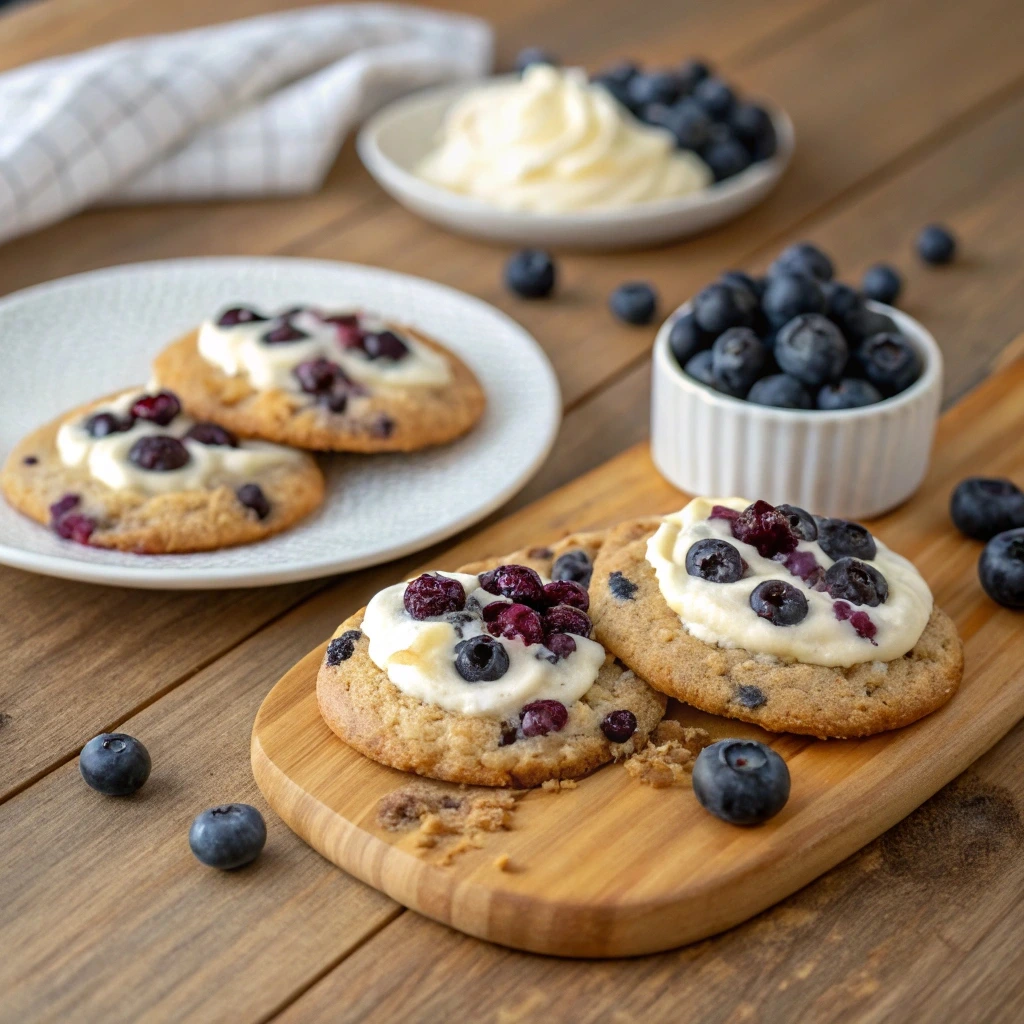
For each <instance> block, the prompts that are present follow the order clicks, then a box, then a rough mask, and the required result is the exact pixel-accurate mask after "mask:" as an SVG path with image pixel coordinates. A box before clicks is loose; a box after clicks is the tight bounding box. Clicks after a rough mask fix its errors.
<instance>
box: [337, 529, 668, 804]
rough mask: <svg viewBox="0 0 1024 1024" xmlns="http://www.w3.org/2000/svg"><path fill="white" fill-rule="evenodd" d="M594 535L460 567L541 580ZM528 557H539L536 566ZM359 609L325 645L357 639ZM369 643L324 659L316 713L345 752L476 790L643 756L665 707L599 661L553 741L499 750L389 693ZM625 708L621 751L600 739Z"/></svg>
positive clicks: (493, 732) (464, 722)
mask: <svg viewBox="0 0 1024 1024" xmlns="http://www.w3.org/2000/svg"><path fill="white" fill-rule="evenodd" d="M600 536H601V535H600V534H584V535H574V536H571V537H567V538H566V539H565V540H563V541H561V542H559V543H558V544H556V545H554V546H553V547H552V548H540V549H538V548H534V549H527V551H523V552H517V553H515V554H514V555H506V556H503V557H501V558H493V559H488V560H487V561H485V562H475V563H473V564H472V565H468V566H464V567H463V568H462V569H460V570H459V571H460V572H471V573H479V572H482V571H483V570H484V569H487V568H493V567H494V566H497V565H502V564H508V563H514V564H520V565H523V564H525V565H530V566H531V567H532V568H534V569H536V570H537V571H538V572H540V573H541V574H542V575H549V574H550V572H551V566H552V564H553V562H554V560H555V559H556V558H557V557H558V555H559V554H561V553H563V552H564V551H568V550H571V549H573V548H578V547H582V548H584V550H589V551H591V552H596V545H597V544H598V543H599V538H600ZM538 553H541V556H540V557H538ZM364 610H365V609H360V610H359V611H358V612H357V613H356V614H355V615H353V616H351V617H350V618H349V619H347V620H346V621H345V622H343V623H342V624H341V625H340V626H339V627H338V629H337V630H336V632H335V634H334V635H335V636H340V635H341V634H342V633H345V632H348V631H349V630H358V629H359V627H360V625H361V624H362V621H363V612H364ZM368 649H369V641H368V640H367V638H366V636H365V634H363V633H360V635H359V638H358V640H357V641H356V642H355V646H354V652H353V654H352V656H351V657H350V658H349V659H348V660H346V661H343V662H341V664H340V665H336V666H332V665H328V664H327V662H326V660H325V661H324V663H323V664H322V665H321V667H320V673H319V675H318V677H317V700H318V702H319V705H320V713H321V714H322V715H323V718H324V721H326V722H327V724H328V725H329V726H330V728H331V729H332V730H333V731H334V732H335V733H336V734H337V735H338V736H340V737H341V739H343V740H344V741H345V742H346V743H348V744H349V745H350V746H352V747H354V748H355V749H356V750H358V751H359V752H360V753H362V754H365V755H366V756H367V757H369V758H372V759H373V760H374V761H378V762H380V763H381V764H386V765H389V766H390V767H392V768H398V769H400V770H402V771H407V772H415V773H416V774H418V775H425V776H428V777H430V778H434V779H442V780H444V781H448V782H462V783H467V784H470V785H482V786H515V787H518V788H525V787H530V786H538V785H540V784H541V783H543V782H545V781H546V780H548V779H568V778H576V777H579V776H581V775H585V774H587V773H588V772H590V771H593V770H594V769H595V768H597V767H599V766H600V765H602V764H605V763H607V762H608V761H611V760H617V759H620V758H624V757H628V756H629V755H631V754H633V753H634V752H635V751H637V750H639V749H640V748H642V747H643V745H644V744H645V743H646V742H647V737H648V735H649V734H650V732H651V731H652V730H653V729H654V727H655V726H656V725H657V724H658V722H659V721H661V718H662V716H663V715H664V713H665V705H666V703H667V702H666V700H665V698H664V697H663V696H662V695H661V694H659V693H656V692H655V691H654V690H652V689H651V688H650V687H649V686H647V684H646V683H644V682H643V681H642V680H640V679H638V678H637V677H636V676H635V675H634V674H633V673H632V672H630V671H629V670H627V669H625V668H624V667H623V666H622V665H620V664H619V663H618V662H616V661H615V660H614V659H613V658H611V657H609V658H608V659H607V660H606V661H605V664H604V665H603V666H602V668H601V670H600V672H599V673H598V677H597V680H596V681H595V683H594V685H593V686H592V687H591V688H590V690H588V691H587V693H586V694H584V696H583V698H582V699H581V700H580V701H577V702H576V704H574V705H573V706H572V707H571V708H569V721H568V723H567V724H566V726H565V728H563V729H562V730H561V731H560V732H557V733H550V734H548V735H547V736H534V737H531V738H523V739H518V740H516V742H514V743H511V744H508V745H506V746H501V745H500V741H501V732H502V729H501V726H502V723H501V721H500V720H499V719H496V718H484V717H478V716H472V715H462V714H458V713H456V712H451V711H446V710H445V709H443V708H440V707H437V706H436V705H431V704H424V703H423V702H421V701H419V700H418V699H416V698H415V697H410V696H408V695H406V694H404V693H403V692H402V691H401V690H399V689H398V687H396V686H395V685H394V684H393V683H392V682H391V681H390V680H389V679H388V677H387V674H386V673H385V672H383V671H381V670H380V669H379V668H378V667H377V666H376V665H374V663H373V662H372V661H371V660H370V657H369V653H368ZM621 708H628V709H629V710H630V711H632V712H633V713H634V714H635V715H636V718H637V729H636V732H635V733H634V734H633V736H632V737H630V739H629V740H627V741H626V742H625V743H611V742H609V740H608V739H607V738H606V737H605V736H604V734H603V733H602V732H601V730H600V723H601V720H602V719H603V718H604V717H605V715H607V714H608V713H609V712H611V711H616V710H619V709H621Z"/></svg>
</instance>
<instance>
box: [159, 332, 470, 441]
mask: <svg viewBox="0 0 1024 1024" xmlns="http://www.w3.org/2000/svg"><path fill="white" fill-rule="evenodd" d="M397 329H398V330H400V331H402V332H403V333H405V334H409V335H412V337H414V338H415V339H416V340H417V341H419V342H421V343H422V344H423V345H425V346H427V347H428V348H431V349H433V350H434V351H435V352H440V353H441V354H442V355H443V356H444V357H445V358H446V359H447V360H448V363H449V365H450V366H451V369H452V379H451V380H450V381H449V382H448V383H447V384H444V385H442V386H437V387H402V388H396V387H390V388H377V389H371V393H370V394H369V395H366V396H363V397H358V398H352V399H350V401H349V403H348V407H347V408H346V409H345V411H344V412H341V413H335V412H331V411H330V410H328V409H327V408H325V407H324V406H322V405H318V404H316V403H315V402H314V401H313V399H312V396H310V395H303V394H293V393H291V392H288V391H281V390H279V389H277V388H274V389H271V390H267V391H258V390H256V389H255V388H253V387H252V386H251V385H250V383H249V381H248V378H247V377H245V376H237V377H229V376H228V375H227V374H225V373H224V372H223V371H222V370H220V369H219V368H218V367H216V366H214V365H212V364H211V363H208V362H207V361H206V360H205V359H203V357H202V356H201V355H200V354H199V348H198V338H199V332H198V331H192V332H191V333H190V334H187V335H185V337H183V338H179V339H178V340H177V341H175V342H172V343H171V344H170V345H168V347H167V348H165V349H164V350H163V351H162V352H161V353H160V354H159V355H158V356H157V357H156V359H155V360H154V361H153V372H154V374H155V376H156V378H157V380H159V381H160V384H161V386H163V387H167V388H170V390H171V391H173V392H175V393H176V394H177V395H178V396H179V397H180V398H181V401H182V405H184V407H185V411H186V412H188V413H189V414H190V415H192V416H194V417H195V418H196V419H202V420H211V421H212V422H214V423H219V424H220V425H221V426H223V427H227V428H228V429H229V430H233V431H234V432H235V433H236V434H239V435H240V436H242V437H259V438H263V439H264V440H266V441H274V442H276V443H277V444H288V445H292V446H293V447H295V448H307V449H311V450H314V451H339V452H363V453H374V452H411V451H418V450H419V449H421V448H427V447H430V446H431V445H436V444H444V443H446V442H448V441H453V440H454V439H455V438H457V437H461V436H462V435H463V434H465V433H468V432H469V431H470V430H471V429H472V428H473V427H474V426H475V425H476V423H477V422H478V421H479V419H480V417H481V416H482V415H483V411H484V406H485V404H486V400H485V397H484V392H483V389H482V388H481V387H480V383H479V381H478V380H477V379H476V377H475V376H474V374H473V371H472V370H470V368H469V367H468V366H466V364H465V363H464V362H462V360H461V359H459V357H458V356H456V355H455V354H454V353H453V352H450V351H449V350H448V349H446V348H445V347H444V346H443V345H441V344H439V343H438V342H436V341H434V340H433V339H432V338H428V337H426V335H424V334H421V333H420V332H419V331H416V330H414V329H413V328H410V327H400V328H397ZM386 424H391V427H390V428H386V427H385V426H384V425H386Z"/></svg>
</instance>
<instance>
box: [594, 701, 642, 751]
mask: <svg viewBox="0 0 1024 1024" xmlns="http://www.w3.org/2000/svg"><path fill="white" fill-rule="evenodd" d="M601 732H603V733H604V734H605V736H606V737H607V738H608V739H609V740H611V742H612V743H625V742H626V741H627V740H628V739H629V738H630V736H632V735H633V733H635V732H636V715H634V714H633V712H632V711H628V710H627V709H625V708H623V709H622V710H621V711H612V712H610V713H609V714H607V715H605V716H604V718H603V719H602V720H601Z"/></svg>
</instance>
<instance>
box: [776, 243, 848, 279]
mask: <svg viewBox="0 0 1024 1024" xmlns="http://www.w3.org/2000/svg"><path fill="white" fill-rule="evenodd" d="M835 272H836V271H835V267H834V266H833V264H832V261H831V260H830V259H829V258H828V256H827V255H826V254H825V253H824V252H822V251H821V249H819V248H818V247H817V246H816V245H814V244H812V243H811V242H796V243H795V244H793V245H790V246H787V247H786V248H785V249H783V250H782V252H780V253H779V255H778V256H777V257H776V258H775V262H774V263H773V264H772V265H771V267H770V268H769V269H768V275H769V277H775V276H776V275H777V274H806V275H807V276H809V277H813V278H814V279H815V280H817V281H819V282H824V281H831V280H832V278H833V277H834V276H835Z"/></svg>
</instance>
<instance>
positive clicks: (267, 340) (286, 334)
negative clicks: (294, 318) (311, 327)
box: [260, 320, 309, 345]
mask: <svg viewBox="0 0 1024 1024" xmlns="http://www.w3.org/2000/svg"><path fill="white" fill-rule="evenodd" d="M308 337H309V335H308V334H307V333H306V332H305V331H300V330H299V329H298V327H296V326H295V324H293V323H291V322H290V321H288V320H285V321H284V323H280V324H278V325H277V326H276V327H274V328H272V329H271V330H269V331H267V333H266V334H264V335H263V337H262V338H261V339H260V341H262V342H263V343H264V344H265V345H280V344H283V343H285V342H290V341H302V340H303V339H305V338H308Z"/></svg>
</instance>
